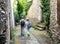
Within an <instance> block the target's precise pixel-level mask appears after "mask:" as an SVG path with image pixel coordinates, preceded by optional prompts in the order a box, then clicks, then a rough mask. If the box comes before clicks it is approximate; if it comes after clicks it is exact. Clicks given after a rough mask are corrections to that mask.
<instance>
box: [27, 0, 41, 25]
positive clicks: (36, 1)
mask: <svg viewBox="0 0 60 44" xmlns="http://www.w3.org/2000/svg"><path fill="white" fill-rule="evenodd" d="M27 18H29V19H30V21H31V22H32V25H34V24H36V23H37V22H41V8H40V0H33V2H32V5H31V7H30V9H29V10H28V12H27Z"/></svg>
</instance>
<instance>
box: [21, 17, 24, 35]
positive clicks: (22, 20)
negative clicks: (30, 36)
mask: <svg viewBox="0 0 60 44" xmlns="http://www.w3.org/2000/svg"><path fill="white" fill-rule="evenodd" d="M20 25H21V36H24V33H23V32H24V27H25V19H24V16H22V18H21V20H20Z"/></svg>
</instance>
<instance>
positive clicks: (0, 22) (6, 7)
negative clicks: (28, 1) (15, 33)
mask: <svg viewBox="0 0 60 44" xmlns="http://www.w3.org/2000/svg"><path fill="white" fill-rule="evenodd" d="M12 17H13V14H12V6H11V0H0V44H10V30H11V29H12V28H13V26H14V23H13V21H14V17H13V18H12ZM11 18H12V19H11ZM11 22H12V23H11ZM12 24H13V25H12Z"/></svg>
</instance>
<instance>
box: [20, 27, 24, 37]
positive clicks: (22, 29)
mask: <svg viewBox="0 0 60 44" xmlns="http://www.w3.org/2000/svg"><path fill="white" fill-rule="evenodd" d="M23 31H24V27H23V26H21V36H24V34H23Z"/></svg>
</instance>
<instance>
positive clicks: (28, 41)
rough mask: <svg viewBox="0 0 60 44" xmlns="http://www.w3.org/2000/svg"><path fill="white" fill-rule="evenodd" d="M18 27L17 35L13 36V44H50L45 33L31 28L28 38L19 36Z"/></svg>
mask: <svg viewBox="0 0 60 44" xmlns="http://www.w3.org/2000/svg"><path fill="white" fill-rule="evenodd" d="M20 33H21V31H20V26H17V33H16V36H15V44H52V43H51V42H50V39H49V38H48V35H46V34H47V32H46V31H38V30H34V29H33V28H31V29H30V37H28V36H25V37H21V36H20Z"/></svg>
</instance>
